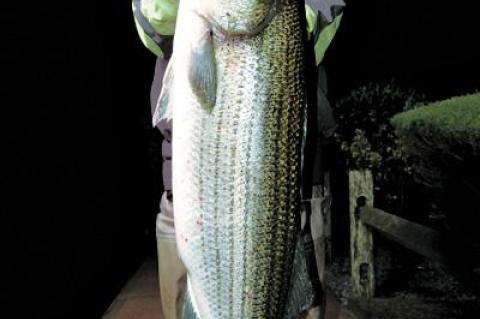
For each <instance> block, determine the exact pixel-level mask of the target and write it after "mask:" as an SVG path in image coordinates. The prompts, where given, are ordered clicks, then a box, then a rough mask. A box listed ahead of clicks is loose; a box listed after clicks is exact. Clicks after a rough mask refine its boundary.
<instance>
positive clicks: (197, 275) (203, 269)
mask: <svg viewBox="0 0 480 319" xmlns="http://www.w3.org/2000/svg"><path fill="white" fill-rule="evenodd" d="M302 4H303V2H301V1H294V0H278V1H275V0H270V1H269V0H257V1H253V0H244V1H242V0H232V1H225V0H196V1H193V0H182V1H181V3H180V7H179V13H178V18H177V28H176V34H175V43H174V49H173V56H172V60H171V65H170V66H169V68H170V70H169V75H167V76H166V78H165V86H164V90H168V92H167V93H168V98H164V99H166V100H168V101H167V102H168V103H170V104H171V105H172V111H171V112H172V113H171V114H170V113H168V112H164V116H172V117H173V123H174V133H173V154H172V159H173V189H174V209H175V227H176V236H177V244H178V249H179V252H180V256H181V258H182V260H183V262H184V264H185V266H186V268H187V271H188V282H189V293H190V295H191V298H192V301H193V304H194V308H195V311H196V313H197V315H198V317H199V318H202V319H216V318H222V319H223V318H275V319H276V318H281V317H282V314H283V312H284V311H285V310H284V308H285V303H286V298H287V293H288V288H289V278H290V274H291V268H292V263H293V257H294V252H295V245H296V240H297V234H298V224H299V215H300V190H299V185H300V143H301V126H302V120H301V115H302V112H303V109H304V104H305V93H304V92H305V87H304V78H303V73H304V72H303V69H304V64H303V59H304V48H303V30H304V25H303V20H302V19H301V17H302V14H304V12H303V11H302V10H303V5H302ZM210 55H211V56H210ZM209 59H211V60H209ZM199 64H200V65H199ZM192 69H193V70H194V72H193V73H192ZM195 70H196V71H195ZM212 86H213V87H212ZM164 95H165V94H164Z"/></svg>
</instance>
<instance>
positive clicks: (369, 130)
mask: <svg viewBox="0 0 480 319" xmlns="http://www.w3.org/2000/svg"><path fill="white" fill-rule="evenodd" d="M422 99H423V96H422V95H420V94H418V93H417V92H416V91H415V90H413V89H402V88H400V87H399V86H397V85H396V83H395V82H394V81H393V80H392V81H390V82H388V83H369V84H367V85H364V86H361V87H359V88H357V89H355V90H353V91H352V92H351V93H350V94H349V95H348V96H346V97H344V98H342V99H340V100H339V101H338V103H336V105H335V106H334V110H333V111H334V114H335V118H336V119H337V124H338V129H337V131H336V133H335V140H336V142H337V143H338V145H339V146H340V150H341V154H342V157H343V159H344V161H345V163H346V166H347V168H348V169H371V170H372V171H373V173H374V180H375V186H376V191H377V193H378V192H380V194H378V195H379V197H380V198H384V199H385V201H386V203H387V204H393V203H394V202H396V201H398V200H399V196H401V194H399V193H401V192H402V190H399V187H398V183H399V180H403V179H404V178H405V176H407V175H408V174H410V172H411V167H410V166H409V165H408V163H407V162H408V161H407V159H406V157H405V153H404V152H403V150H402V148H401V147H400V146H399V144H398V141H397V138H396V136H395V132H394V129H393V127H392V125H391V124H390V119H391V117H392V116H393V115H395V114H396V113H398V112H402V111H404V110H407V109H411V108H413V106H414V105H416V104H418V102H419V101H421V100H422ZM376 198H377V195H376Z"/></svg>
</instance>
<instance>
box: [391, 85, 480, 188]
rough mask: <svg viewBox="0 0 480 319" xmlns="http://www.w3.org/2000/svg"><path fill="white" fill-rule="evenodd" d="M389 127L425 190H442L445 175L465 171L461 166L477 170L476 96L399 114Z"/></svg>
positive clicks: (479, 121)
mask: <svg viewBox="0 0 480 319" xmlns="http://www.w3.org/2000/svg"><path fill="white" fill-rule="evenodd" d="M392 124H393V125H394V126H395V129H396V133H397V135H398V136H399V139H400V142H401V145H402V146H403V148H404V149H405V150H406V151H407V152H408V154H410V155H411V157H412V160H413V162H412V163H413V167H414V171H415V176H417V177H418V178H419V179H420V180H421V181H422V182H423V183H424V184H427V185H428V186H432V187H439V186H442V184H443V182H444V180H445V179H446V178H447V177H448V176H449V175H453V174H457V173H459V172H460V171H461V170H462V169H465V167H462V166H465V165H467V166H468V167H469V168H470V169H475V167H477V166H478V165H477V163H478V160H479V158H480V94H473V95H467V96H461V97H454V98H451V99H448V100H444V101H440V102H436V103H432V104H429V105H426V106H423V107H420V108H417V109H415V110H410V111H407V112H403V113H400V114H398V115H396V116H395V117H394V118H393V119H392ZM470 173H471V172H470ZM466 174H469V172H466Z"/></svg>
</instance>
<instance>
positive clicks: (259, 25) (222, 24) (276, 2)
mask: <svg viewBox="0 0 480 319" xmlns="http://www.w3.org/2000/svg"><path fill="white" fill-rule="evenodd" d="M281 2H282V1H281V0H273V1H272V4H271V5H270V7H269V8H268V10H267V12H266V14H265V15H264V16H263V18H262V19H261V20H260V21H258V20H257V21H255V20H254V19H251V20H250V21H247V22H245V21H244V22H243V23H241V25H239V24H237V23H235V22H232V21H231V20H232V19H230V15H229V13H228V12H227V13H226V14H225V16H224V17H221V18H215V17H213V16H211V15H202V17H203V18H204V19H205V20H206V21H207V22H208V24H209V25H210V26H211V27H210V34H211V36H212V37H213V38H215V39H216V40H219V41H224V40H230V39H235V38H240V39H244V38H251V37H254V36H256V35H258V34H259V33H261V32H262V31H263V30H265V28H266V27H267V26H268V25H269V24H270V22H271V21H272V20H273V19H274V18H275V16H276V15H277V13H278V12H279V11H280V7H281ZM245 20H248V19H245Z"/></svg>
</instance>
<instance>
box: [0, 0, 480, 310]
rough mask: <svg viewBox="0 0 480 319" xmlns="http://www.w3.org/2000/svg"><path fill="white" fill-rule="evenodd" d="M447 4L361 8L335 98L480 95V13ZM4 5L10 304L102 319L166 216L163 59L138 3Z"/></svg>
mask: <svg viewBox="0 0 480 319" xmlns="http://www.w3.org/2000/svg"><path fill="white" fill-rule="evenodd" d="M439 2H440V1H433V0H422V1H418V0H417V1H413V0H407V1H406V0H395V1H393V0H375V1H374V0H363V1H360V0H356V1H349V2H348V8H347V10H346V12H345V17H344V20H343V25H342V27H341V29H340V31H339V33H338V35H337V38H336V40H335V41H334V44H333V46H332V47H331V49H330V50H329V52H328V53H327V55H326V58H325V59H326V60H325V65H326V69H327V72H328V75H329V79H330V90H331V96H332V98H333V99H335V98H338V97H340V96H342V95H343V94H346V93H347V92H348V91H349V90H351V89H352V88H354V87H355V86H357V85H359V84H362V83H365V82H367V81H372V80H375V81H379V80H386V79H390V78H391V77H395V78H397V79H398V81H399V83H400V84H401V85H403V86H408V87H414V88H417V89H419V90H420V91H421V92H424V93H427V96H428V97H429V98H430V99H439V98H444V97H448V96H450V95H456V94H461V93H466V92H472V91H474V90H475V89H478V88H479V87H480V80H479V77H478V74H479V71H480V68H479V61H478V60H479V57H480V51H479V49H478V48H477V46H476V42H478V38H479V37H478V35H479V33H480V32H479V30H480V29H479V27H478V22H477V21H478V20H479V19H478V18H477V17H476V15H477V14H478V11H477V10H474V8H473V5H472V4H471V3H473V2H474V1H455V2H454V1H450V4H449V5H447V4H439ZM453 3H455V5H454V4H453ZM5 5H6V6H7V7H5V8H3V9H2V11H1V13H0V19H1V20H0V22H1V23H2V24H4V25H5V26H4V27H2V31H1V32H2V35H3V37H2V38H3V39H2V43H3V44H2V49H1V50H0V51H1V52H0V63H1V65H2V77H3V78H4V79H5V80H6V81H5V83H6V85H5V84H4V85H3V86H2V89H3V90H2V112H5V113H6V115H5V116H2V120H3V121H2V122H3V125H2V127H1V131H2V135H1V136H2V140H4V141H5V142H6V143H2V151H3V152H2V155H3V157H4V159H6V163H5V164H3V167H2V168H3V169H4V171H5V173H6V174H3V173H2V178H1V182H2V184H3V186H6V187H7V189H8V190H9V193H7V196H5V199H4V201H3V202H2V215H1V218H2V220H6V221H7V222H6V223H3V222H2V224H3V225H7V232H6V233H5V232H4V234H6V235H7V238H8V241H3V244H5V243H6V245H5V246H6V247H4V248H5V249H3V251H4V252H6V253H7V256H8V258H6V260H7V261H8V262H7V263H3V266H4V267H6V270H5V271H4V272H3V273H2V274H6V276H7V279H10V281H9V280H7V284H4V283H3V282H2V285H1V291H0V301H2V302H4V301H6V302H8V303H9V304H11V300H12V297H13V299H16V300H19V299H21V298H28V299H29V300H30V299H31V300H34V301H32V303H31V304H30V305H29V306H28V307H25V306H24V307H22V308H20V309H21V311H24V312H25V314H27V313H29V314H30V318H37V317H38V318H97V317H98V316H99V314H101V313H102V312H103V311H104V310H105V307H106V306H108V303H109V302H110V301H111V298H113V296H114V295H115V293H116V292H117V291H118V289H119V288H120V287H121V285H122V284H123V282H124V281H125V280H126V278H128V276H129V275H130V274H131V272H132V271H133V270H134V269H135V267H136V266H137V265H138V264H139V262H140V261H141V259H142V257H143V256H144V254H145V250H146V249H145V248H143V247H145V245H146V244H145V242H146V241H147V239H146V238H145V236H144V234H143V231H144V228H145V227H146V225H151V224H152V221H153V216H154V214H155V209H156V207H155V205H156V204H155V200H154V199H155V196H154V195H155V194H153V187H152V184H153V182H152V177H151V176H152V175H151V171H150V170H149V168H148V167H149V166H148V156H147V147H148V145H147V143H148V141H147V138H148V137H149V136H151V134H152V133H151V131H150V130H149V129H148V128H147V127H148V122H149V114H148V113H149V105H148V94H149V85H150V81H151V77H152V71H153V63H154V58H153V57H152V56H151V55H150V54H149V53H148V52H147V51H146V50H145V49H143V48H142V46H141V44H140V42H139V40H138V39H137V36H136V33H135V30H134V25H133V23H132V17H131V13H130V1H127V0H122V1H113V0H110V1H101V2H100V1H98V3H97V2H91V1H90V2H75V3H70V2H62V3H56V2H42V3H37V4H36V6H37V7H36V8H34V7H31V8H28V10H27V8H25V6H27V4H25V3H23V2H22V5H23V6H24V8H15V9H14V8H10V7H8V6H9V5H12V4H5ZM3 91H4V92H3ZM6 217H8V218H6ZM32 314H33V315H32ZM17 317H19V318H20V317H22V316H21V315H19V316H17Z"/></svg>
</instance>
